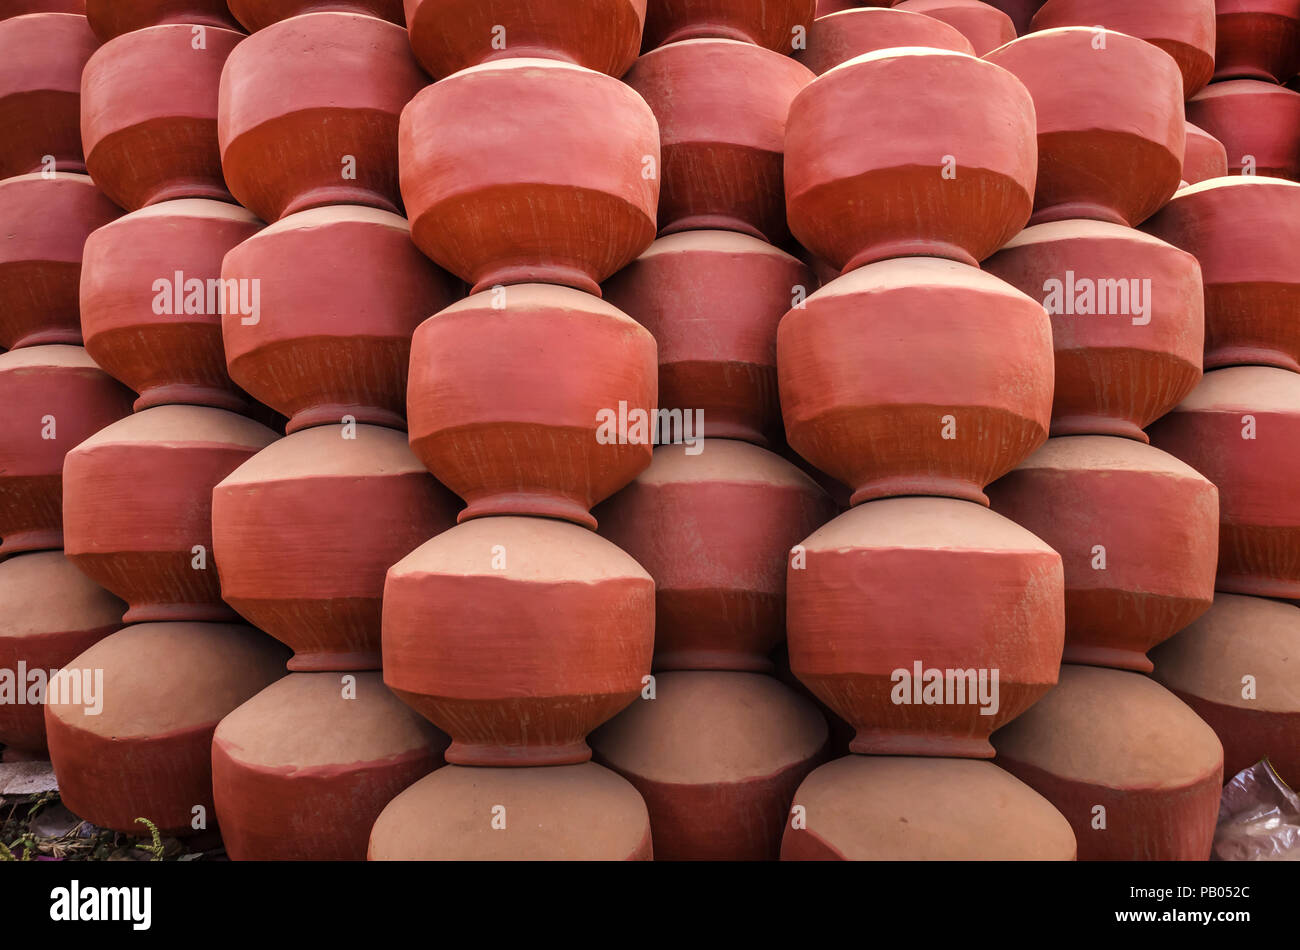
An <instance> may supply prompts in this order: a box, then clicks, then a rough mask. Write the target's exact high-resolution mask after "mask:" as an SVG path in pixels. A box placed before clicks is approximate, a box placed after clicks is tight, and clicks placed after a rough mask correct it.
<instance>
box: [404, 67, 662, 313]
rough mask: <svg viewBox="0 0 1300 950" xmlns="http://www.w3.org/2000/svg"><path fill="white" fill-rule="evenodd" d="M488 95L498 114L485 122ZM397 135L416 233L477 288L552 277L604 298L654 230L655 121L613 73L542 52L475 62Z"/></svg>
mask: <svg viewBox="0 0 1300 950" xmlns="http://www.w3.org/2000/svg"><path fill="white" fill-rule="evenodd" d="M484 102H494V103H496V106H495V107H494V108H496V109H499V110H502V111H501V112H500V121H499V122H493V123H484V122H482V121H481V119H482V111H483V103H484ZM594 129H599V130H600V134H599V135H596V134H594V133H593V131H592V130H594ZM400 143H401V144H400V146H399V148H400V152H401V159H402V161H401V167H402V197H403V199H404V200H405V201H406V205H407V208H408V209H409V211H410V218H411V236H412V238H413V239H414V241H415V243H416V244H417V245H418V246H419V248H420V250H422V251H424V253H425V254H427V255H429V257H431V258H433V260H435V261H437V262H438V263H439V264H441V265H442V266H443V267H445V268H446V269H447V270H449V271H451V272H452V273H453V274H456V275H457V276H459V277H461V278H463V279H464V280H466V281H468V282H470V283H471V284H473V285H474V286H473V291H474V292H475V293H477V292H478V291H480V290H485V289H487V288H490V287H493V286H496V285H504V284H518V283H529V282H543V283H552V284H566V285H568V286H571V287H577V288H578V289H579V290H584V291H586V292H587V293H590V294H595V295H597V296H599V294H600V287H599V286H598V285H599V283H600V282H601V281H603V280H605V279H606V278H607V277H609V276H611V275H612V274H613V273H614V272H615V271H617V270H619V269H620V268H622V267H623V266H625V265H626V264H628V263H629V262H631V261H632V260H633V259H634V258H635V257H636V256H637V255H638V254H640V253H641V252H642V251H644V250H645V249H646V248H647V247H649V246H650V243H651V241H653V240H654V235H655V208H656V207H657V205H658V201H659V176H658V174H657V169H658V168H659V129H658V124H657V123H656V121H655V117H654V113H653V112H651V111H650V107H649V106H648V105H646V104H645V100H643V99H642V98H641V97H640V96H639V95H637V94H636V93H635V92H634V91H633V90H631V89H630V88H628V87H627V86H625V85H624V84H623V83H621V82H619V81H617V80H615V79H611V78H609V77H608V76H603V75H601V74H599V73H595V72H592V71H590V70H585V69H581V68H579V67H576V66H570V65H568V64H566V63H561V62H556V61H552V60H541V59H508V60H502V61H500V62H494V63H488V64H486V65H483V66H475V67H473V68H471V69H467V70H465V71H463V72H460V73H457V74H456V75H455V76H452V77H449V78H448V79H446V80H444V81H442V82H439V83H435V84H434V85H432V86H430V87H429V88H427V89H425V90H424V92H422V93H421V94H420V95H418V96H416V98H415V99H414V100H412V102H411V104H410V105H409V106H408V107H407V108H406V109H404V110H403V111H402V126H401V139H400ZM647 176H648V177H647Z"/></svg>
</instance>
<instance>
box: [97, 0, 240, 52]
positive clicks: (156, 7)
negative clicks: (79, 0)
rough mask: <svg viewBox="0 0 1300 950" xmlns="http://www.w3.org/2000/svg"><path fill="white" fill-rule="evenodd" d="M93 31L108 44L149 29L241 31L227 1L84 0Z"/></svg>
mask: <svg viewBox="0 0 1300 950" xmlns="http://www.w3.org/2000/svg"><path fill="white" fill-rule="evenodd" d="M84 2H85V5H86V17H87V18H88V19H89V20H90V28H91V29H92V30H94V31H95V35H97V36H98V37H99V38H100V39H101V40H103V41H104V42H105V43H107V42H108V41H109V40H111V39H113V37H115V36H121V35H122V34H123V33H131V32H134V31H136V30H143V29H145V28H146V27H150V26H162V25H170V24H180V25H184V26H187V27H191V28H192V27H194V26H204V27H208V26H215V27H221V28H224V29H227V30H237V29H239V24H238V23H237V22H235V19H234V17H232V16H231V15H230V10H228V9H227V8H226V3H225V0H84Z"/></svg>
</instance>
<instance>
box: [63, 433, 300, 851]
mask: <svg viewBox="0 0 1300 950" xmlns="http://www.w3.org/2000/svg"><path fill="white" fill-rule="evenodd" d="M155 411H156V410H155ZM286 652H287V651H285V649H284V647H282V646H280V644H278V643H276V642H275V641H274V640H272V639H271V638H270V637H268V636H266V635H264V634H262V633H259V632H258V631H256V630H254V629H253V628H251V627H245V626H239V625H233V624H216V623H146V624H140V625H137V626H133V627H126V628H124V629H122V630H119V631H118V632H117V633H115V634H113V635H112V636H109V637H106V638H105V639H103V640H101V641H99V642H98V643H96V644H95V645H94V646H92V647H91V648H90V649H88V650H86V652H84V653H82V654H81V655H80V656H78V657H76V658H75V659H73V660H72V661H71V662H69V664H68V665H67V667H65V669H67V670H71V671H72V674H73V675H74V676H76V677H77V679H78V680H79V681H80V683H81V685H82V686H83V690H82V694H81V695H80V696H77V695H75V692H74V691H73V690H67V691H65V692H66V695H64V696H61V697H60V701H59V702H55V701H54V700H53V698H51V699H50V700H49V701H47V702H46V704H45V728H46V731H47V732H48V734H49V741H50V761H51V762H52V763H53V765H54V772H55V774H56V775H57V776H58V779H59V794H60V796H61V797H62V799H63V804H64V805H66V806H67V807H68V809H69V810H70V811H72V812H73V813H74V814H76V815H77V817H79V818H83V819H85V820H86V821H89V822H92V823H93V824H96V825H99V826H100V827H101V828H111V829H113V830H114V831H121V832H124V833H126V834H133V835H139V836H141V837H144V838H148V837H149V834H150V832H149V829H148V828H147V827H146V826H145V825H143V824H140V823H137V822H136V819H137V818H147V819H149V820H150V821H152V822H153V823H154V824H155V825H157V827H158V830H159V831H160V832H162V833H163V834H166V835H188V834H193V833H194V832H196V831H203V830H205V829H207V828H210V827H212V826H213V825H214V823H215V821H216V816H215V814H214V813H213V801H212V733H213V731H214V730H215V729H216V727H217V723H218V722H220V721H221V719H222V718H223V717H224V716H226V714H228V713H229V712H230V711H231V710H232V709H234V708H235V707H237V706H239V705H240V704H241V703H243V702H244V701H245V700H248V699H251V698H252V697H253V696H254V695H256V694H257V693H258V692H260V691H261V690H263V689H265V688H266V687H267V686H269V685H270V684H271V683H273V682H275V680H276V679H278V678H279V677H280V676H281V675H283V672H284V661H285V657H286ZM88 683H89V684H91V688H90V689H88V690H87V689H86V688H85V687H86V685H87V684H88ZM92 694H93V695H92ZM96 710H98V711H96Z"/></svg>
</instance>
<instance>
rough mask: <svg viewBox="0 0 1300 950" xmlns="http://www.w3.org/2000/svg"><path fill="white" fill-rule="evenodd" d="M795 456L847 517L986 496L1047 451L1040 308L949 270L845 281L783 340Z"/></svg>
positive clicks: (793, 323)
mask: <svg viewBox="0 0 1300 950" xmlns="http://www.w3.org/2000/svg"><path fill="white" fill-rule="evenodd" d="M776 346H777V363H776V365H777V373H778V375H779V377H780V386H781V408H782V412H783V413H784V416H785V429H786V434H787V436H788V437H789V439H790V445H791V447H793V448H794V449H795V451H797V452H798V453H799V454H800V455H802V456H803V457H804V458H806V459H807V460H808V461H809V462H811V463H812V464H813V465H815V466H817V468H819V469H821V470H822V471H824V472H826V473H828V474H829V475H831V476H832V477H834V478H836V479H838V480H839V481H842V482H844V483H845V484H846V485H848V486H850V487H851V488H853V490H854V491H853V496H852V498H851V499H850V503H851V504H854V505H856V504H859V503H860V502H863V501H868V500H870V499H872V498H884V497H887V496H890V495H945V496H949V497H953V498H965V499H967V500H970V501H976V502H979V503H980V504H987V503H988V500H987V499H986V498H985V497H984V492H983V488H984V486H985V485H987V484H988V483H989V482H991V481H993V480H994V479H995V478H998V477H999V476H1001V475H1003V474H1005V473H1006V472H1008V471H1010V470H1011V469H1012V468H1014V467H1015V466H1016V464H1017V463H1018V462H1019V461H1020V460H1021V459H1023V458H1024V457H1025V456H1027V455H1028V454H1029V453H1030V452H1032V451H1033V450H1034V449H1036V448H1038V446H1040V445H1041V444H1042V443H1043V440H1045V439H1046V438H1047V431H1048V425H1049V422H1050V419H1051V413H1052V339H1051V327H1050V325H1049V322H1048V319H1047V314H1046V313H1045V312H1044V310H1043V308H1042V306H1041V305H1040V304H1039V303H1038V302H1037V301H1034V300H1031V299H1030V298H1029V297H1026V296H1025V295H1024V294H1022V293H1020V291H1018V290H1016V289H1015V288H1013V287H1011V286H1010V285H1009V284H1005V283H1003V282H1002V281H1000V280H998V279H997V278H996V277H993V276H992V275H990V274H986V273H983V272H982V271H980V270H978V269H976V268H973V267H965V266H963V265H961V264H957V263H954V262H952V261H945V260H936V259H932V258H908V259H903V260H896V261H883V262H881V263H879V264H872V265H870V266H868V267H864V268H861V269H860V270H857V271H853V272H852V273H849V274H846V275H845V276H844V277H841V278H839V279H838V280H836V281H834V282H832V283H830V284H828V285H826V286H825V287H823V288H822V289H821V290H819V291H817V293H815V294H813V295H812V296H811V297H809V298H808V300H807V301H806V303H805V305H804V307H803V308H802V309H794V310H791V311H790V312H789V313H788V314H786V315H785V317H784V318H783V319H782V320H781V326H780V328H779V329H778V330H777V341H776Z"/></svg>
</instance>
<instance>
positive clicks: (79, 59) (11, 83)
mask: <svg viewBox="0 0 1300 950" xmlns="http://www.w3.org/2000/svg"><path fill="white" fill-rule="evenodd" d="M98 46H99V41H98V40H97V39H96V38H95V35H94V34H93V33H92V32H91V30H90V27H89V26H88V25H87V23H86V18H85V17H84V16H77V15H75V14H72V13H54V12H50V13H33V14H31V15H28V16H14V17H10V18H8V19H4V20H0V128H3V129H4V130H5V135H4V139H3V141H0V179H4V178H12V177H14V176H15V175H26V174H30V173H33V172H39V171H43V170H44V171H46V172H47V174H48V173H49V172H54V171H56V170H57V171H68V172H84V171H85V170H86V159H85V155H84V154H83V152H82V148H81V125H80V115H81V71H82V69H83V68H84V67H85V65H86V60H88V59H90V56H91V54H92V53H94V52H95V49H96V48H97V47H98Z"/></svg>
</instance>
